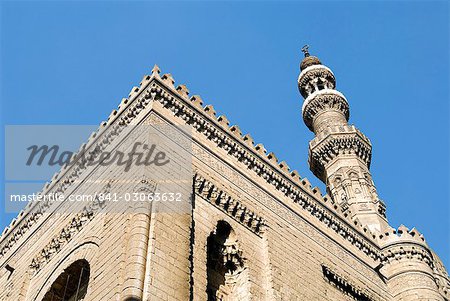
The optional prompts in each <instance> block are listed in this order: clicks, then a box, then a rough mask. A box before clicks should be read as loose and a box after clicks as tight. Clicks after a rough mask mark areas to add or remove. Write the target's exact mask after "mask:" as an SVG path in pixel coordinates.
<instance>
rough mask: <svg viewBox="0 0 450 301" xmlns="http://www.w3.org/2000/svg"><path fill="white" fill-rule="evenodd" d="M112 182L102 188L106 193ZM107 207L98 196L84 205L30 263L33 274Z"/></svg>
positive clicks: (103, 200)
mask: <svg viewBox="0 0 450 301" xmlns="http://www.w3.org/2000/svg"><path fill="white" fill-rule="evenodd" d="M110 188H111V183H110V182H109V183H108V184H107V185H106V186H105V187H104V188H103V190H102V192H103V193H104V194H107V193H109V192H110ZM104 207H105V199H101V198H96V199H94V200H93V201H92V202H91V203H90V204H89V205H88V206H86V207H84V208H83V210H82V211H81V212H80V213H77V214H76V215H75V216H74V217H73V218H72V220H71V221H70V223H69V224H67V225H66V226H65V227H64V228H63V229H62V230H61V231H60V232H59V234H58V235H57V236H55V237H54V238H53V239H52V240H51V241H50V243H48V244H47V245H46V246H45V247H44V248H43V249H42V250H41V251H40V252H39V253H38V255H36V256H35V257H34V258H33V260H32V261H31V263H30V268H31V270H32V271H33V274H34V275H36V274H38V273H39V271H40V270H41V269H42V267H43V266H44V265H45V264H46V263H47V262H49V261H50V260H51V259H52V258H53V256H54V255H55V254H57V253H58V252H59V251H60V250H61V249H62V248H63V247H64V246H65V245H66V244H68V243H69V242H70V241H71V240H72V239H73V238H74V237H75V236H76V235H77V234H78V233H79V232H80V231H81V230H82V229H83V227H84V226H85V225H86V224H87V223H88V222H89V221H91V220H92V219H93V218H94V216H95V214H96V213H97V212H98V211H99V210H101V209H102V208H104Z"/></svg>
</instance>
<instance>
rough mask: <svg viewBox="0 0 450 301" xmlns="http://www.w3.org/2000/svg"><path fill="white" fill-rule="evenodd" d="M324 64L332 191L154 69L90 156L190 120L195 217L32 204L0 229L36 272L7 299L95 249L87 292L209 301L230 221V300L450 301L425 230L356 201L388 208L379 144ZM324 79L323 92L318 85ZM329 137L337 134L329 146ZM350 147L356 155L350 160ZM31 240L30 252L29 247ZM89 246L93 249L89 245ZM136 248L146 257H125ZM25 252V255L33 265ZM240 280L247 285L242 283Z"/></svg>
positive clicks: (11, 253)
mask: <svg viewBox="0 0 450 301" xmlns="http://www.w3.org/2000/svg"><path fill="white" fill-rule="evenodd" d="M317 61H318V59H314V58H310V59H307V60H305V62H302V66H303V67H302V72H301V75H300V77H301V81H300V78H299V85H300V82H301V83H302V85H303V84H305V85H307V86H308V85H309V86H308V87H304V89H303V86H302V89H303V90H301V92H302V95H303V94H305V95H308V96H307V101H306V102H307V103H306V105H305V106H304V109H305V111H308V112H309V113H308V114H310V113H311V115H310V116H307V118H310V117H311V127H314V129H315V127H316V126H318V127H320V130H319V131H317V133H316V134H317V135H316V138H315V139H313V141H311V142H310V148H312V149H314V151H316V152H318V153H319V152H322V153H320V154H321V155H317V154H316V155H314V156H313V155H311V157H312V159H313V160H317V161H319V162H320V164H322V165H326V166H325V167H324V171H326V172H328V171H329V170H332V171H333V172H332V173H331V174H330V176H329V177H327V178H326V185H327V194H325V195H322V192H321V191H320V189H319V188H318V187H312V185H311V183H310V182H309V180H308V179H307V178H301V176H300V175H299V174H298V172H297V171H296V170H292V171H291V169H290V167H289V166H288V164H287V163H286V162H285V161H281V162H279V160H278V159H277V157H276V155H275V154H274V153H273V152H270V153H268V152H267V150H266V149H265V147H264V145H263V144H261V143H260V144H256V145H255V143H254V140H253V138H252V137H251V136H250V134H246V135H244V136H243V135H242V132H241V130H240V128H239V127H238V126H237V125H233V126H231V127H229V125H230V123H229V121H228V119H227V118H226V117H225V116H224V115H221V116H219V117H217V116H216V112H215V110H214V108H213V106H212V105H206V106H205V107H203V101H202V99H201V97H200V96H197V95H195V96H192V97H191V98H190V99H189V98H188V95H189V91H188V90H187V88H186V86H184V85H179V86H178V87H177V88H175V87H174V83H175V81H174V80H173V78H172V76H171V75H170V74H164V75H162V76H161V77H160V76H159V74H160V70H159V68H158V67H157V66H156V65H155V67H154V68H153V70H152V75H151V76H145V77H144V79H143V80H142V81H141V84H140V87H139V88H133V90H132V91H133V93H134V94H133V95H132V96H130V99H129V100H128V99H125V100H122V103H121V104H120V105H119V107H118V109H117V110H114V111H113V112H112V113H111V114H110V117H109V118H108V120H107V124H105V125H104V126H103V127H100V128H99V130H98V131H97V132H94V133H93V134H92V135H91V137H90V138H89V139H88V141H87V143H86V144H84V145H83V146H82V147H81V148H80V150H79V152H87V154H88V155H89V156H90V157H92V158H95V157H96V156H98V155H99V150H103V149H105V148H106V147H107V146H108V145H115V144H117V143H118V142H117V141H119V140H120V139H118V137H122V136H120V135H123V133H124V129H125V128H126V127H127V126H128V125H130V124H139V123H140V122H142V121H143V120H147V121H149V122H150V121H152V122H156V121H158V120H159V122H163V123H167V124H178V123H182V124H183V123H186V124H189V125H191V126H192V129H193V150H192V152H193V167H194V174H193V175H192V177H193V178H192V186H191V187H189V189H187V190H186V191H184V193H186V194H188V195H190V197H191V198H192V200H193V203H192V207H189V212H186V213H175V211H176V208H177V207H176V205H174V204H164V203H159V204H158V205H154V206H153V205H152V206H150V207H145V208H144V207H138V208H136V212H133V213H130V214H121V215H114V216H111V215H109V214H104V213H103V211H102V212H100V209H103V208H101V207H94V208H85V210H83V211H81V212H80V213H78V214H76V215H75V216H74V215H72V216H70V217H69V216H67V217H65V216H59V217H58V218H56V216H54V215H53V213H52V209H53V208H54V207H55V204H50V203H41V204H39V205H33V206H32V205H29V206H28V207H27V209H25V210H24V211H23V212H21V213H20V214H19V217H18V218H17V219H15V220H13V221H12V222H11V224H10V226H9V227H7V228H6V229H5V230H4V231H3V234H2V236H1V237H0V267H3V266H4V265H5V263H7V262H9V263H11V264H12V262H14V265H15V266H17V271H18V272H19V271H20V273H21V274H20V275H25V273H27V272H30V273H31V274H30V275H31V277H30V278H29V283H28V282H27V281H22V279H20V278H21V277H19V278H13V282H11V284H10V283H8V289H7V291H8V293H7V294H9V295H11V294H13V293H14V291H15V290H16V288H21V289H19V290H18V291H20V294H21V296H24V298H23V299H25V296H27V298H29V297H32V296H35V297H41V298H42V297H43V294H45V293H46V290H47V289H48V288H49V287H50V285H51V283H52V282H53V281H54V280H55V279H56V277H57V276H58V275H59V274H60V273H61V272H62V271H63V269H64V268H67V266H68V264H69V263H70V261H71V260H75V259H79V258H86V259H88V260H89V263H90V264H91V272H92V273H93V274H92V275H95V276H93V277H94V278H93V279H92V281H90V282H89V287H88V294H87V297H86V299H85V300H118V299H119V298H122V299H123V298H124V297H125V296H128V295H133V296H137V297H138V299H142V300H149V299H151V298H157V299H158V300H189V299H191V300H200V301H206V300H208V297H207V293H206V292H207V288H208V287H211V285H212V284H211V283H212V282H213V279H212V277H211V273H213V272H212V271H211V266H208V260H210V259H208V258H210V257H208V254H209V253H208V252H211V251H210V250H209V249H208V243H209V242H211V237H213V235H217V231H218V229H219V224H220V223H219V222H222V221H223V222H225V223H227V224H228V225H229V226H230V228H231V229H232V231H229V233H228V234H227V235H228V237H226V240H225V241H226V242H227V243H226V244H224V245H222V247H223V248H222V249H220V250H221V251H223V253H219V254H222V255H225V257H223V258H225V259H224V260H225V261H226V260H229V259H230V258H231V259H233V260H235V261H234V262H235V263H236V262H237V263H239V264H238V266H239V269H238V271H237V272H235V271H231V272H230V271H228V272H227V273H228V274H227V273H225V274H224V275H223V277H224V278H225V279H227V281H228V282H230V283H233V286H227V285H226V283H222V284H221V286H220V285H219V288H220V289H218V292H219V295H220V293H222V294H223V292H224V291H223V289H224V290H225V291H226V290H230V293H236V294H237V296H240V297H239V298H238V299H237V300H244V299H245V300H248V299H250V297H252V298H253V299H255V300H295V299H298V298H303V299H305V300H319V299H320V300H349V298H359V299H362V300H377V301H378V300H380V301H387V300H395V301H397V300H398V301H400V300H402V301H403V300H415V299H414V298H416V299H425V298H428V299H429V300H440V301H442V300H443V299H442V298H443V297H441V296H447V295H446V294H448V291H449V287H450V286H449V283H450V282H449V278H448V274H447V273H446V271H445V267H443V265H442V264H441V263H440V261H439V259H438V257H437V256H436V255H435V254H434V253H432V251H431V250H430V249H429V247H428V245H427V244H426V242H425V240H424V238H423V235H422V234H420V233H419V232H418V231H417V230H416V229H415V228H412V229H411V230H410V229H408V228H406V227H405V226H403V225H401V226H400V227H398V229H392V228H390V227H385V228H383V229H381V231H378V230H377V229H375V228H373V227H371V224H370V223H368V222H367V219H365V217H364V216H361V215H360V214H359V213H360V211H358V210H359V208H358V207H355V206H352V204H353V203H352V202H353V201H355V200H358V198H359V197H360V196H359V195H360V194H363V193H364V194H365V197H366V198H365V199H364V200H370V201H371V202H375V203H377V206H381V205H379V204H381V202H382V201H381V200H379V198H378V196H377V194H376V191H375V188H374V184H373V182H372V180H371V176H370V173H369V171H368V169H369V167H370V166H369V165H370V156H371V152H370V147H371V146H370V141H369V140H368V139H367V137H365V136H364V135H363V134H362V133H361V132H360V131H359V130H357V129H356V128H355V127H354V126H353V125H348V124H347V121H348V114H347V113H348V110H347V108H348V107H347V106H348V103H347V101H346V100H345V103H347V106H346V104H345V103H343V101H342V97H343V95H342V94H340V93H339V92H333V91H334V90H333V89H334V88H335V78H334V75H333V74H332V72H331V70H329V69H328V68H326V67H324V66H323V65H317ZM319 63H320V61H319ZM314 85H317V87H318V88H320V89H321V90H319V91H315V92H313V91H312V90H311V89H312V87H314ZM329 95H331V96H332V97H329ZM341 95H342V97H341ZM344 99H345V98H344ZM315 101H317V102H315ZM320 102H327V103H325V104H323V103H322V104H321V103H320ZM314 106H316V107H314ZM330 108H332V109H333V110H334V109H336V110H343V111H342V112H343V113H342V112H341V113H342V114H343V115H342V116H343V117H342V116H340V117H339V116H338V117H336V115H335V113H332V114H331V115H329V117H330V118H331V119H333V118H337V119H336V120H338V121H339V122H343V124H335V123H334V122H335V121H336V120H334V121H332V122H331V123H329V120H327V118H325V119H321V120H319V122H317V121H315V120H314V118H316V117H314V116H316V115H317V114H318V113H319V112H320V110H328V109H330ZM346 110H347V111H346ZM150 113H151V114H150ZM339 114H340V113H339ZM346 114H347V115H346ZM304 117H305V114H304ZM350 136H351V137H350ZM349 137H350V138H349ZM327 139H328V140H333V139H334V140H335V141H337V142H336V144H335V145H333V147H331V146H329V145H327V143H329V141H327ZM334 147H337V148H338V149H334V150H333V148H334ZM367 149H369V150H367ZM340 151H342V152H341V153H339V152H340ZM341 154H345V155H346V156H353V155H355V156H356V157H357V158H355V159H354V160H353V161H348V162H347V164H344V163H345V162H344V163H339V162H338V161H339V158H340V156H341ZM327 164H328V165H327ZM349 166H350V168H348V167H349ZM85 169H86V166H71V167H68V166H66V167H64V168H62V169H61V171H60V172H59V173H56V174H55V176H54V177H53V178H52V181H51V182H50V183H49V184H47V185H45V186H44V188H43V191H42V193H45V192H49V191H52V192H65V193H71V192H72V193H73V192H74V191H80V192H83V191H85V192H88V191H91V190H92V189H95V184H92V183H90V184H88V183H89V182H88V181H85V180H86V179H89V178H90V177H92V178H96V177H99V175H100V174H101V172H102V171H101V170H95V172H92V173H91V172H89V173H88V172H85V171H84V170H85ZM104 172H106V171H104ZM110 172H112V173H114V174H115V175H116V176H117V178H121V177H122V178H125V180H123V181H117V182H114V184H111V185H112V186H114V187H116V188H117V189H118V188H120V187H121V188H124V187H128V186H126V185H128V184H127V183H129V181H127V180H126V179H132V178H133V179H134V177H135V176H137V175H124V174H123V173H121V172H120V171H118V170H111V171H110ZM327 176H328V174H327ZM337 176H339V177H340V178H339V181H338V179H337ZM139 179H142V177H141V175H139ZM146 179H147V180H146V181H143V182H142V181H141V182H139V184H138V185H137V186H133V190H139V189H140V188H139V187H140V185H144V184H145V185H149V187H154V188H155V187H156V186H155V185H153V184H152V178H151V175H150V174H149V175H148V177H147V178H146ZM75 181H77V185H74V183H75ZM144 182H145V183H144ZM80 183H82V184H81V185H79V184H80ZM340 185H341V186H340ZM74 186H77V187H74ZM138 186H139V187H138ZM341 187H343V188H342V189H347V190H345V191H346V195H344V198H341V194H340V192H341V191H339V193H337V191H336V190H335V189H336V188H339V189H341ZM350 188H351V189H353V190H351V191H349V190H348V189H350ZM366 188H373V189H366ZM77 189H78V190H77ZM149 189H150V190H152V188H149ZM190 189H192V190H190ZM139 191H140V190H139ZM146 191H147V190H146ZM356 204H359V203H358V201H356ZM363 207H364V206H363ZM105 208H106V209H107V210H109V211H107V212H109V213H111V210H113V208H112V207H108V205H106V207H105ZM367 209H371V208H370V207H369V208H367V207H365V210H367ZM97 210H98V211H99V212H97ZM165 210H167V212H166V211H165ZM44 215H45V217H44V218H42V216H44ZM383 218H384V217H383ZM386 223H387V222H386ZM30 229H33V230H32V231H30ZM71 231H72V232H71ZM33 233H34V234H33ZM33 235H34V236H33ZM30 236H32V237H31V239H30ZM92 237H97V238H95V239H94V238H92ZM25 242H26V243H29V244H30V245H31V246H32V247H31V248H29V249H27V248H25V246H26V243H25ZM88 242H89V243H91V242H92V246H91V247H86V249H83V248H84V246H85V244H86V243H88ZM94 242H95V243H94ZM24 243H25V244H24ZM89 243H88V244H89ZM94 245H95V246H94ZM86 246H87V245H86ZM77 248H80V251H79V252H78V251H76V250H77ZM131 253H132V254H134V255H133V256H127V255H129V254H131ZM16 254H19V255H20V257H21V258H24V260H23V263H22V262H21V261H18V260H17V257H15V256H17V255H16ZM94 254H95V255H94ZM236 256H238V260H237V259H236V258H237V257H236ZM64 258H66V259H64ZM221 258H222V257H221ZM236 260H237V261H236ZM52 268H55V271H56V272H55V273H56V274H52ZM35 271H38V273H37V274H39V275H51V278H49V279H50V280H48V281H46V280H45V279H44V278H42V279H40V277H32V275H33V274H34V273H35ZM215 272H217V271H215ZM208 273H210V274H208ZM35 275H36V274H35ZM0 281H3V278H1V274H0ZM1 284H3V282H2V283H1ZM234 287H237V288H238V289H237V290H236V291H234V290H233V288H234ZM305 288H307V289H305ZM39 290H40V291H41V293H38V291H39ZM27 292H28V293H27ZM18 294H19V293H18ZM4 296H5V293H3V292H2V293H0V300H8V299H5V297H4ZM242 296H243V297H242ZM21 298H22V297H21ZM242 298H244V299H242ZM34 299H35V298H34ZM122 299H120V300H122ZM21 300H22V299H21ZM25 300H28V299H25Z"/></svg>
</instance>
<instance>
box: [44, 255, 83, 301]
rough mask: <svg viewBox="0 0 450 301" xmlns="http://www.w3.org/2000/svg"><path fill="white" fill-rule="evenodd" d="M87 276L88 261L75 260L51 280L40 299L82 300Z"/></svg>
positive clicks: (54, 300) (57, 300)
mask: <svg viewBox="0 0 450 301" xmlns="http://www.w3.org/2000/svg"><path fill="white" fill-rule="evenodd" d="M89 276H90V267H89V263H88V262H87V261H86V260H84V259H80V260H77V261H75V262H74V263H72V264H71V265H70V266H69V267H67V268H66V269H65V270H64V272H62V273H61V275H59V276H58V278H57V279H56V280H55V282H53V284H52V286H51V287H50V289H49V290H48V291H47V293H46V294H45V296H44V298H43V299H42V301H81V300H83V299H84V297H85V296H86V292H87V288H88V284H89Z"/></svg>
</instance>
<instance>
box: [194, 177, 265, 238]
mask: <svg viewBox="0 0 450 301" xmlns="http://www.w3.org/2000/svg"><path fill="white" fill-rule="evenodd" d="M194 190H195V192H196V193H197V194H199V195H201V196H202V197H203V198H204V199H205V200H207V201H209V202H210V203H211V204H212V205H214V206H215V207H216V208H219V209H220V210H221V211H223V212H225V213H226V214H227V215H228V216H230V217H232V218H233V219H234V220H236V221H237V222H238V223H240V224H242V225H243V226H245V227H246V228H248V229H249V230H251V231H252V232H254V233H255V234H257V235H259V236H261V235H262V234H263V233H264V231H265V228H266V222H265V220H264V219H263V218H262V217H260V216H258V215H257V214H256V213H255V212H253V211H251V210H250V209H249V208H247V207H246V206H245V205H243V204H242V203H241V202H239V201H237V200H236V199H235V198H233V197H231V196H230V195H229V194H228V193H227V192H225V191H223V190H221V189H220V188H218V186H216V185H214V184H213V183H212V182H210V181H208V180H206V179H205V178H203V177H202V176H200V175H198V174H196V175H195V176H194Z"/></svg>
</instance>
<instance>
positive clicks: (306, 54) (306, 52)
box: [302, 45, 309, 57]
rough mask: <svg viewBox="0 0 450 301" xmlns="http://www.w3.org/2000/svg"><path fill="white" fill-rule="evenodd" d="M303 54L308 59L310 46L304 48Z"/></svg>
mask: <svg viewBox="0 0 450 301" xmlns="http://www.w3.org/2000/svg"><path fill="white" fill-rule="evenodd" d="M302 52H303V53H304V54H305V57H308V56H309V45H305V46H303V47H302Z"/></svg>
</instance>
